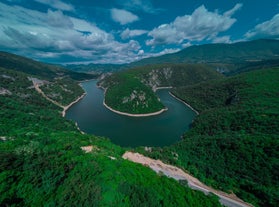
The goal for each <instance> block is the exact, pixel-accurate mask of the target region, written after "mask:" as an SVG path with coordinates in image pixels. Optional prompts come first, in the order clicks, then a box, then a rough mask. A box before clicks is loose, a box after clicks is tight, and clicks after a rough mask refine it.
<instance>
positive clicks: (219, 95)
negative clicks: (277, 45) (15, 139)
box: [146, 68, 279, 206]
mask: <svg viewBox="0 0 279 207" xmlns="http://www.w3.org/2000/svg"><path fill="white" fill-rule="evenodd" d="M278 82H279V69H278V68H274V69H269V70H259V71H254V72H249V73H245V74H241V75H238V76H235V77H231V78H226V79H223V80H217V81H212V82H206V83H201V84H198V85H195V86H190V87H183V88H176V89H174V92H175V93H176V95H178V96H179V97H181V98H182V99H183V100H185V101H186V102H188V103H190V104H191V105H192V106H193V107H194V108H195V109H197V110H198V111H199V112H201V113H200V115H199V116H198V117H197V118H196V119H195V120H194V123H193V126H192V129H191V130H190V131H189V132H187V133H186V134H185V135H184V138H183V140H182V141H180V142H178V143H177V144H175V145H173V146H170V147H165V148H163V149H156V150H154V151H153V152H152V153H146V154H148V155H149V156H153V157H155V158H160V159H163V160H165V161H166V162H169V163H172V164H175V165H178V166H180V167H183V168H185V169H187V170H188V171H190V172H191V173H192V174H193V175H195V176H197V177H198V178H199V179H201V180H202V181H204V182H206V183H207V184H209V185H212V186H214V187H218V188H220V189H222V190H226V191H228V192H229V191H233V192H234V193H236V194H237V195H239V196H240V197H242V198H243V199H244V200H247V201H249V202H251V203H253V204H254V205H256V206H276V205H277V204H278V202H279V200H278V198H279V195H278V188H279V180H278V177H279V174H278V172H279V164H278V163H279V153H278V152H279V140H278V134H279V99H278V95H279V94H278V91H279V85H278ZM173 152H175V153H177V155H178V156H174V153H173Z"/></svg>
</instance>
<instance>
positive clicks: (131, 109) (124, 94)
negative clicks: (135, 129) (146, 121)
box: [105, 73, 164, 114]
mask: <svg viewBox="0 0 279 207" xmlns="http://www.w3.org/2000/svg"><path fill="white" fill-rule="evenodd" d="M113 81H114V82H116V83H115V84H113V86H110V87H109V88H108V89H107V91H106V97H105V102H106V104H108V105H109V106H113V108H114V109H116V110H119V111H122V112H128V113H132V114H141V113H152V112H156V111H158V110H161V109H163V108H164V106H163V104H162V103H161V102H160V101H159V99H158V97H157V96H156V95H155V94H154V93H153V91H152V90H151V89H150V88H149V87H147V86H145V85H144V84H143V83H141V82H140V80H139V79H138V78H136V77H134V76H132V75H129V74H125V73H121V75H120V74H118V76H116V77H114V80H113Z"/></svg>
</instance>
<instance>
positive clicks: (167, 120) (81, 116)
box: [66, 80, 195, 147]
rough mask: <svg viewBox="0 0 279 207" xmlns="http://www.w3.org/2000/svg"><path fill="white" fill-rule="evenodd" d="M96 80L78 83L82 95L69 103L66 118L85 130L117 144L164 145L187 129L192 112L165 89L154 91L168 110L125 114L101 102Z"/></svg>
mask: <svg viewBox="0 0 279 207" xmlns="http://www.w3.org/2000/svg"><path fill="white" fill-rule="evenodd" d="M96 82H97V81H96V80H92V81H88V82H84V83H82V87H83V89H84V90H85V91H86V93H87V94H86V96H85V97H84V98H83V99H82V100H81V101H79V102H78V103H76V104H75V105H73V106H72V107H71V108H70V109H69V110H68V111H67V113H66V118H67V119H71V120H73V121H75V122H77V124H78V126H79V128H80V129H81V130H82V131H84V132H86V133H88V134H94V135H98V136H103V137H108V138H109V139H111V141H112V142H113V143H115V144H118V145H121V146H130V147H136V146H166V145H170V144H172V143H174V142H176V141H178V140H180V139H181V135H182V134H183V133H184V132H185V131H187V130H188V129H189V125H190V124H191V122H192V120H193V119H194V117H195V113H194V112H193V111H192V110H191V109H190V108H188V107H187V106H186V105H184V104H183V103H182V102H180V101H178V100H176V99H175V98H173V97H172V96H170V95H169V93H168V90H167V89H162V90H158V91H157V95H158V96H159V97H160V99H161V101H162V103H163V104H164V105H165V106H166V107H167V108H168V111H166V112H164V113H162V114H160V115H157V116H151V117H128V116H123V115H119V114H116V113H113V112H111V111H110V110H108V109H107V108H105V107H104V106H103V99H104V91H103V90H102V89H99V88H97V86H96Z"/></svg>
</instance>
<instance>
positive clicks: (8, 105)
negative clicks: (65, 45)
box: [0, 68, 220, 206]
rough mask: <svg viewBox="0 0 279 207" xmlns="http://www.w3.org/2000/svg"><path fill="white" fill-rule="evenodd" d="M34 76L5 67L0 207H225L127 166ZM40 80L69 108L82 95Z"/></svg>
mask: <svg viewBox="0 0 279 207" xmlns="http://www.w3.org/2000/svg"><path fill="white" fill-rule="evenodd" d="M25 72H26V71H25ZM29 76H30V74H26V73H22V72H17V71H16V70H8V69H4V68H0V90H1V94H0V105H1V111H0V160H1V162H0V206H134V205H138V206H141V205H142V204H143V206H185V205H186V206H205V205H206V206H220V204H219V202H218V200H217V198H216V197H211V196H205V195H204V194H202V193H200V192H195V191H192V190H190V189H189V188H187V187H183V186H181V185H180V184H179V183H178V182H177V181H175V180H171V179H168V178H166V177H160V176H158V175H157V174H156V173H155V172H153V171H152V170H151V169H149V168H146V167H144V166H142V165H139V164H134V163H132V162H130V161H126V160H123V159H122V158H121V156H122V154H123V153H124V151H125V150H124V149H123V148H120V147H119V146H116V145H114V144H112V143H111V142H110V141H109V140H108V139H105V138H99V137H96V136H92V135H82V134H81V133H80V132H79V131H78V130H77V129H76V127H75V125H74V123H72V122H70V121H67V120H65V119H64V118H62V117H61V113H60V111H61V109H60V108H59V107H57V106H55V105H54V104H52V103H51V102H49V101H47V100H46V99H45V98H44V97H43V96H42V95H41V94H39V93H38V92H37V91H36V90H35V89H34V88H33V87H32V86H33V84H32V82H31V81H30V80H29V79H28V77H29ZM37 78H38V79H47V80H49V82H51V86H50V87H49V88H43V89H44V90H45V91H46V93H47V94H48V95H49V94H52V93H57V92H58V91H59V93H61V96H62V97H63V99H62V100H64V99H65V103H66V102H70V101H73V100H74V99H75V98H76V97H75V96H76V94H77V93H80V92H79V89H77V91H75V90H76V89H74V87H75V86H76V87H77V85H76V84H75V83H74V82H71V81H70V80H69V79H66V78H65V79H64V78H63V79H61V80H60V79H56V80H53V79H51V78H50V77H40V76H37ZM65 84H66V85H67V87H66V86H65ZM61 86H63V87H65V88H67V89H68V90H71V91H73V93H62V92H61ZM65 88H64V89H65ZM77 88H78V87H77ZM59 110H60V111H59ZM82 146H92V152H89V153H85V152H84V151H82V149H81V147H82ZM112 158H113V159H112ZM203 204H204V205H203Z"/></svg>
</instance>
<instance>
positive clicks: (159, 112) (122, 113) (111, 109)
mask: <svg viewBox="0 0 279 207" xmlns="http://www.w3.org/2000/svg"><path fill="white" fill-rule="evenodd" d="M103 105H104V106H105V107H106V108H107V109H109V110H110V111H112V112H114V113H117V114H120V115H124V116H131V117H148V116H155V115H158V114H161V113H163V112H164V111H167V110H168V109H167V108H164V109H161V110H160V111H156V112H153V113H147V114H130V113H125V112H121V111H117V110H115V109H113V108H111V107H109V106H108V105H107V104H106V103H105V99H104V101H103Z"/></svg>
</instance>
